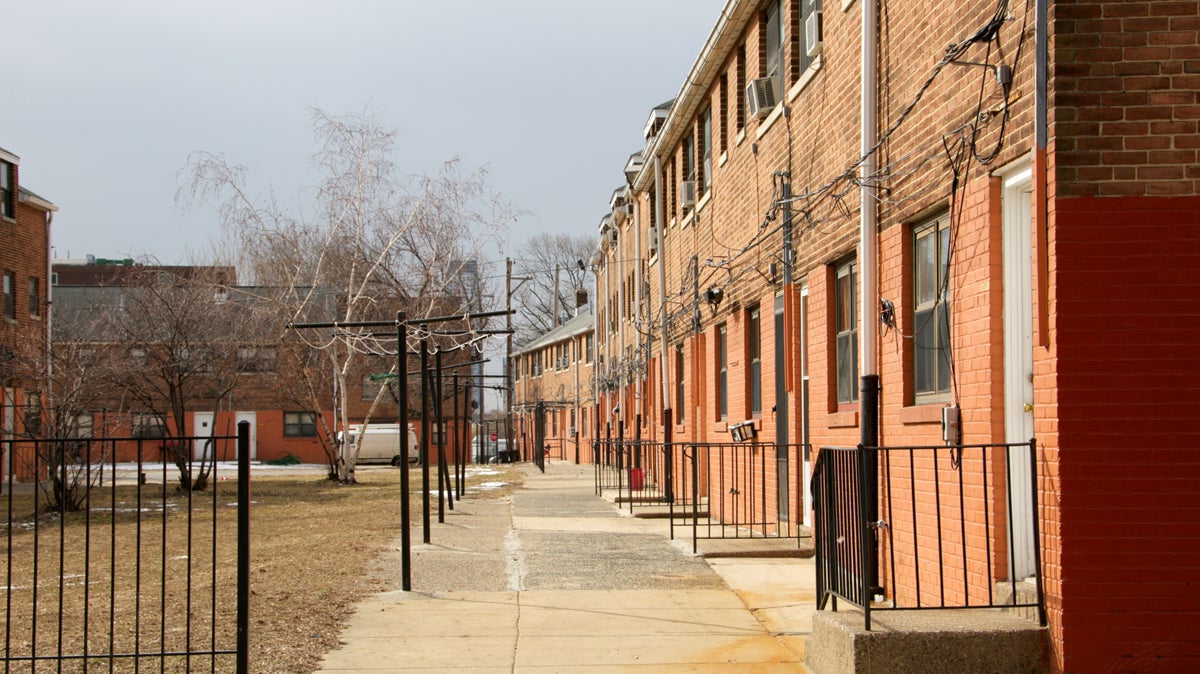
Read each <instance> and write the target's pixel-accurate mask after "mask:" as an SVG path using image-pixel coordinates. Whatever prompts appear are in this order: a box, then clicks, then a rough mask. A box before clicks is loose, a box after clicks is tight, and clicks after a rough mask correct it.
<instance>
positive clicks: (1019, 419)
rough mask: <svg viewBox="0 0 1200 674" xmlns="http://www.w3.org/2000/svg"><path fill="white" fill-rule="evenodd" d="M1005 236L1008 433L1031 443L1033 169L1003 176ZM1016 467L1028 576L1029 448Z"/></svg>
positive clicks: (1018, 573)
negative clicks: (1031, 178) (1031, 176)
mask: <svg viewBox="0 0 1200 674" xmlns="http://www.w3.org/2000/svg"><path fill="white" fill-rule="evenodd" d="M1003 184H1004V192H1003V195H1002V199H1001V207H1002V218H1003V220H1002V227H1003V230H1002V238H1003V242H1004V243H1003V246H1004V251H1003V253H1004V437H1005V441H1006V442H1028V441H1029V440H1030V438H1032V437H1033V246H1032V244H1031V238H1030V237H1031V234H1030V233H1031V230H1032V229H1033V220H1032V212H1033V211H1032V208H1031V206H1032V198H1031V197H1032V195H1031V180H1030V169H1029V167H1028V166H1026V167H1025V168H1024V169H1022V170H1018V171H1016V172H1014V173H1010V174H1008V175H1007V176H1005V177H1004V183H1003ZM1009 460H1010V462H1011V467H1012V489H1011V492H1010V493H1011V502H1010V503H1009V508H1008V522H1009V527H1010V530H1011V531H1012V532H1013V541H1014V548H1013V552H1014V561H1015V564H1016V565H1015V568H1014V569H1013V576H1014V577H1015V578H1018V579H1020V578H1028V577H1029V576H1032V575H1034V574H1035V573H1036V572H1037V569H1035V568H1034V554H1033V553H1034V540H1033V518H1034V517H1035V516H1036V513H1034V512H1032V508H1031V507H1030V506H1031V500H1032V486H1031V481H1032V476H1033V468H1034V467H1033V465H1032V464H1031V462H1030V459H1029V450H1028V449H1025V448H1017V449H1012V450H1010V451H1009Z"/></svg>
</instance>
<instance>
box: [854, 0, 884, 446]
mask: <svg viewBox="0 0 1200 674" xmlns="http://www.w3.org/2000/svg"><path fill="white" fill-rule="evenodd" d="M876 14H877V13H876V0H863V3H862V91H861V102H862V127H861V129H860V137H861V149H862V165H861V167H860V170H859V176H860V188H859V196H860V202H859V208H860V222H859V224H860V228H859V303H858V312H859V319H858V325H859V331H858V335H859V354H860V359H861V360H860V365H859V376H860V377H862V379H863V382H864V384H866V383H867V378H868V377H871V378H874V377H877V376H878V374H879V333H878V329H877V325H876V323H877V320H876V318H875V317H876V316H877V315H878V311H879V269H878V261H879V248H878V239H879V224H878V212H877V205H878V202H877V201H876V198H875V192H876V187H875V180H876V175H875V174H876V172H877V169H876V166H877V164H878V160H877V156H876V148H875V144H876V142H877V140H876V135H875V134H876V126H877V121H876V120H877V115H878V110H877V101H878V90H879V77H878V73H877V72H876V70H875V64H876V61H877V60H878V57H877V54H878V43H877V41H876V35H877V30H876V23H877V20H876ZM863 402H866V401H863ZM862 413H863V416H864V419H863V430H864V432H865V431H866V430H867V429H868V428H867V427H868V424H867V423H866V422H867V419H866V418H865V417H866V415H875V414H876V412H875V410H863V411H862ZM870 421H871V422H872V424H873V423H875V421H876V420H875V418H872V419H871V420H870ZM864 440H867V438H865V437H864ZM872 444H873V442H872Z"/></svg>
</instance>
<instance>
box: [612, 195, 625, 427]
mask: <svg viewBox="0 0 1200 674" xmlns="http://www.w3.org/2000/svg"><path fill="white" fill-rule="evenodd" d="M612 221H613V231H614V232H616V235H617V243H616V244H615V245H614V247H613V253H614V254H615V255H616V256H617V359H618V361H621V360H623V359H624V358H625V256H624V255H623V254H622V253H623V251H622V250H621V248H622V247H623V246H624V244H625V237H624V236H622V235H621V228H620V227H617V218H616V217H615V216H614V217H613V219H612ZM625 388H626V385H625V383H624V382H620V385H619V386H617V388H616V390H617V392H618V393H617V405H618V409H620V404H621V401H623V400H624V399H625V393H626V391H625ZM626 407H628V405H626ZM627 418H629V410H626V409H621V412H620V414H619V415H617V424H618V426H620V427H621V428H622V429H623V428H624V427H625V419H627Z"/></svg>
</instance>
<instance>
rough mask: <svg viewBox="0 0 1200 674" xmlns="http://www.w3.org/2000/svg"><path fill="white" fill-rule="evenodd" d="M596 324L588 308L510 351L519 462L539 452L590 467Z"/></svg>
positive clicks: (594, 434)
mask: <svg viewBox="0 0 1200 674" xmlns="http://www.w3.org/2000/svg"><path fill="white" fill-rule="evenodd" d="M594 339H595V322H594V321H593V320H592V312H591V309H590V307H588V308H585V309H583V310H581V311H580V313H579V314H578V315H577V316H575V317H574V318H572V319H570V320H568V321H567V322H565V323H563V324H562V325H560V326H558V327H556V328H554V329H552V330H550V331H548V332H546V333H545V334H543V335H542V336H540V337H538V338H537V339H535V340H533V341H531V342H529V343H528V344H525V345H523V346H521V347H520V348H518V349H516V350H514V351H513V353H512V356H511V358H512V359H511V361H510V362H511V363H512V368H511V372H512V379H513V400H514V404H513V407H512V417H513V434H514V436H515V439H516V442H517V444H516V447H517V448H518V450H519V451H520V456H521V457H523V458H525V459H531V458H532V457H533V456H534V452H536V451H537V448H539V447H540V448H541V450H542V451H543V452H546V455H547V456H549V457H551V458H554V459H561V460H564V461H572V462H574V463H591V462H592V459H593V457H592V440H593V439H594V438H596V437H597V436H598V434H597V430H596V428H595V424H597V423H599V420H598V419H596V418H595V417H594V416H591V415H593V414H594V410H595V409H596V402H595V401H596V391H595V386H596V380H595V377H594V376H593V374H592V373H593V358H594Z"/></svg>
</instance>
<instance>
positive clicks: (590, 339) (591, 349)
mask: <svg viewBox="0 0 1200 674" xmlns="http://www.w3.org/2000/svg"><path fill="white" fill-rule="evenodd" d="M585 351H586V352H587V362H589V363H590V362H592V358H593V354H594V353H595V351H596V336H595V335H594V334H592V333H590V332H589V333H588V334H587V348H586V349H585Z"/></svg>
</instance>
